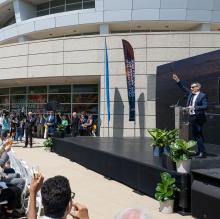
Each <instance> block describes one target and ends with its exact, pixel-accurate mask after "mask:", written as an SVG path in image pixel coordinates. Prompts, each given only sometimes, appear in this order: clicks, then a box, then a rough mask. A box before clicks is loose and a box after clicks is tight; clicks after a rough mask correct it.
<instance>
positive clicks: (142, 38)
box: [0, 32, 220, 136]
mask: <svg viewBox="0 0 220 219" xmlns="http://www.w3.org/2000/svg"><path fill="white" fill-rule="evenodd" d="M122 39H126V40H128V41H129V42H130V43H131V45H132V46H133V47H134V53H135V60H136V124H134V123H133V122H129V121H128V112H129V109H128V99H127V88H126V87H127V83H126V77H125V67H124V56H123V50H122V42H121V40H122ZM219 39H220V34H218V33H215V32H210V33H201V32H197V33H190V32H185V33H143V34H117V35H107V36H80V37H72V38H59V39H48V40H43V41H34V42H25V43H20V44H12V45H7V46H1V47H0V75H1V80H0V87H1V88H2V87H19V86H26V85H28V86H35V85H48V84H54V85H56V84H76V83H78V84H85V83H88V84H98V85H99V92H100V94H99V102H100V104H99V106H100V109H99V114H100V117H99V118H100V120H99V121H100V123H99V124H100V135H101V136H108V133H109V135H110V136H146V134H147V128H153V127H155V125H156V113H155V85H156V81H155V79H156V68H157V66H158V65H161V64H165V63H168V62H171V61H175V60H178V59H183V58H187V57H190V56H194V55H198V54H202V53H205V52H209V51H213V50H216V49H218V48H220V40H219ZM105 40H106V42H107V46H108V49H109V75H110V79H109V80H110V100H111V104H110V106H111V121H110V128H109V130H108V126H107V115H106V102H105V83H104V69H105V65H104V48H105ZM108 131H109V132H108Z"/></svg>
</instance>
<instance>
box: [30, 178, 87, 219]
mask: <svg viewBox="0 0 220 219" xmlns="http://www.w3.org/2000/svg"><path fill="white" fill-rule="evenodd" d="M43 181H44V177H43V176H42V175H41V174H37V175H35V176H33V178H32V182H31V185H30V189H29V191H30V203H29V210H28V219H37V215H36V195H37V192H38V191H39V190H40V189H41V196H42V204H43V207H44V215H45V216H44V219H67V216H68V215H70V216H72V217H73V218H74V219H75V218H77V219H89V214H88V209H87V208H86V207H85V206H84V205H81V204H79V203H74V202H73V200H72V199H73V198H74V196H75V193H73V192H71V188H70V184H69V180H68V179H67V178H66V177H64V176H54V177H52V178H49V179H47V180H46V181H45V182H44V183H43Z"/></svg>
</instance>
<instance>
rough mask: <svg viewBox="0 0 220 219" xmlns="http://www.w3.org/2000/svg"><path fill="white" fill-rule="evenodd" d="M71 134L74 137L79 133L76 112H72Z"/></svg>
mask: <svg viewBox="0 0 220 219" xmlns="http://www.w3.org/2000/svg"><path fill="white" fill-rule="evenodd" d="M71 127H72V136H73V137H76V136H77V135H79V117H78V116H77V113H76V112H73V117H72V123H71Z"/></svg>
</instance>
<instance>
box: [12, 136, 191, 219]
mask: <svg viewBox="0 0 220 219" xmlns="http://www.w3.org/2000/svg"><path fill="white" fill-rule="evenodd" d="M42 145H43V144H42V140H38V139H35V140H34V146H33V148H22V147H21V146H22V144H15V145H14V150H15V152H16V157H17V158H19V159H22V160H25V161H26V162H27V164H28V166H29V167H32V166H36V165H39V169H40V171H41V172H42V173H43V174H44V176H45V177H46V178H48V177H51V176H55V175H64V176H66V177H67V178H68V179H69V180H70V183H71V188H72V191H74V192H75V193H76V197H75V201H78V202H81V203H84V204H86V205H87V206H88V208H89V213H90V218H91V219H113V218H114V216H115V215H116V213H117V212H119V211H120V210H122V209H124V208H128V207H140V208H143V209H145V210H146V211H147V212H149V215H150V216H151V218H152V219H179V218H184V219H189V218H192V217H190V216H185V217H182V216H180V215H178V214H172V215H164V214H161V213H159V212H158V202H157V201H156V200H154V199H152V198H149V197H147V196H145V195H140V194H137V193H135V192H134V191H133V190H132V189H131V188H129V187H127V186H125V185H123V184H120V183H118V182H116V181H114V180H108V179H106V178H104V177H103V176H102V175H100V174H97V173H95V172H93V171H91V170H89V169H86V168H84V167H82V166H80V165H78V164H77V163H74V162H72V161H70V160H68V159H66V158H63V157H60V156H58V155H56V154H55V153H51V152H47V151H45V150H44V148H43V147H42Z"/></svg>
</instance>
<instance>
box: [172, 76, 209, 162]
mask: <svg viewBox="0 0 220 219" xmlns="http://www.w3.org/2000/svg"><path fill="white" fill-rule="evenodd" d="M173 80H175V81H176V82H177V85H178V87H179V88H180V89H181V90H183V91H184V92H185V93H186V95H187V96H188V99H187V104H186V106H187V108H188V109H189V122H190V125H191V127H192V134H193V138H194V140H195V141H197V146H198V151H197V153H196V157H198V158H204V157H206V148H205V145H204V136H203V125H204V123H205V122H206V116H205V110H206V109H207V108H208V99H207V96H206V94H205V93H203V92H201V91H200V89H201V84H200V83H198V82H193V83H192V84H191V89H189V88H187V87H185V86H184V85H183V83H182V82H181V80H180V79H179V77H178V76H177V75H176V74H173Z"/></svg>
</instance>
